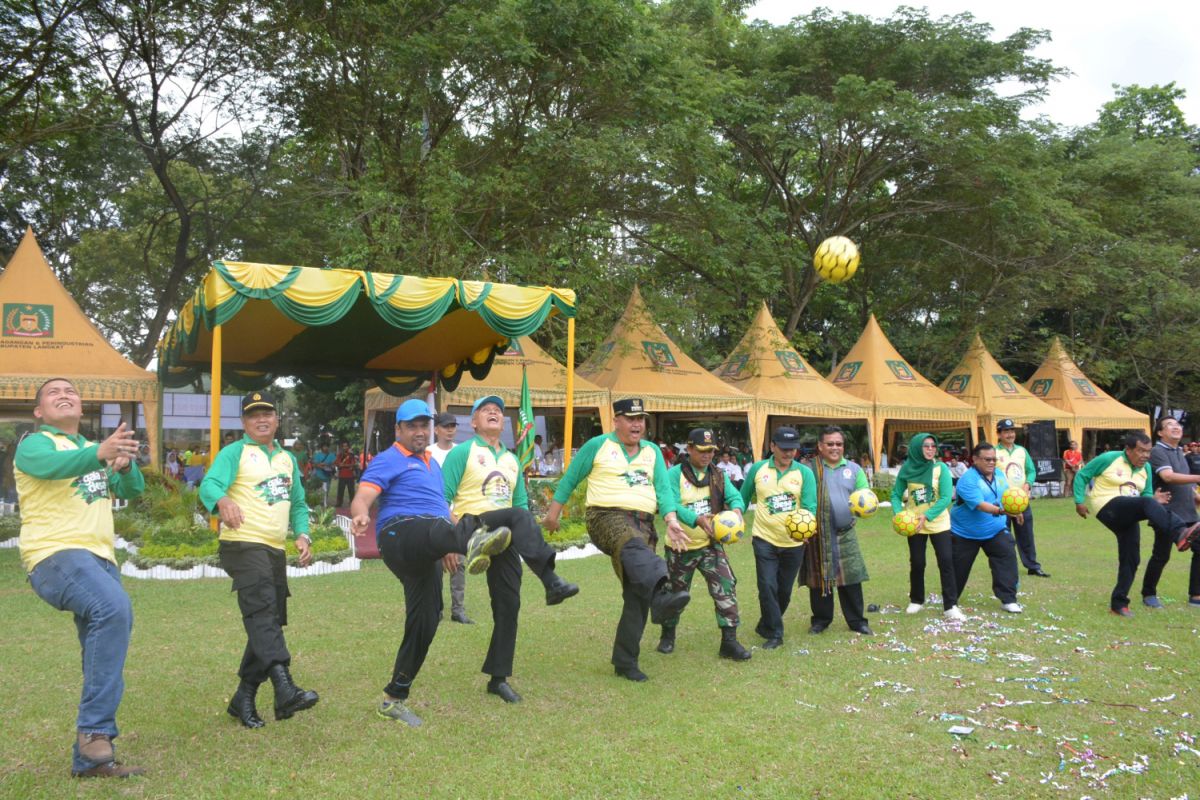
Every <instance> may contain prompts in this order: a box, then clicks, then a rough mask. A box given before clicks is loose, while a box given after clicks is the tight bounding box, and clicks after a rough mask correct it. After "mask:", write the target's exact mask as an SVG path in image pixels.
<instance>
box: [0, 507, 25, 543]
mask: <svg viewBox="0 0 1200 800" xmlns="http://www.w3.org/2000/svg"><path fill="white" fill-rule="evenodd" d="M20 535H21V517H20V516H18V515H17V514H5V515H4V516H0V542H5V541H8V540H9V539H15V538H17V537H18V536H20Z"/></svg>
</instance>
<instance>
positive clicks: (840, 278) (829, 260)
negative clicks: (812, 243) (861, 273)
mask: <svg viewBox="0 0 1200 800" xmlns="http://www.w3.org/2000/svg"><path fill="white" fill-rule="evenodd" d="M859 258H860V256H859V252H858V245H856V244H855V243H854V242H852V241H850V240H849V239H847V238H846V237H845V236H830V237H829V238H828V239H826V240H825V241H823V242H821V244H819V245H818V246H817V252H815V253H813V269H815V270H816V271H817V274H818V275H820V276H821V277H822V278H824V279H825V280H827V281H829V282H830V283H845V282H846V281H848V280H850V279H851V278H853V277H854V272H855V270H857V269H858V261H859Z"/></svg>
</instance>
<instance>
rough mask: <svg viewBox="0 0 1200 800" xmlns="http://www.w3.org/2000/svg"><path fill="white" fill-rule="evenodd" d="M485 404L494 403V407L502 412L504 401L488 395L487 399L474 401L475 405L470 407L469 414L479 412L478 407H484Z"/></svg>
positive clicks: (482, 398)
mask: <svg viewBox="0 0 1200 800" xmlns="http://www.w3.org/2000/svg"><path fill="white" fill-rule="evenodd" d="M485 403H495V404H496V405H498V406H500V410H501V411H503V410H504V401H503V400H501V399H500V398H499V397H497V396H496V395H494V394H489V395H488V396H487V397H481V398H479V399H478V400H476V401H475V405H473V406H471V413H472V414H474V413H475V412H476V411H478V410H479V408H480V406H482V405H484V404H485Z"/></svg>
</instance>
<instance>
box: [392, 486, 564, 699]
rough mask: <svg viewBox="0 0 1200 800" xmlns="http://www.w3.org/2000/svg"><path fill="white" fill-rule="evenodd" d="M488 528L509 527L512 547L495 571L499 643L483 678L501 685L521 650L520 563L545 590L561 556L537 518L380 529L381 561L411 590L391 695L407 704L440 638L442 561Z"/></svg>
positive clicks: (402, 522)
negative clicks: (497, 680)
mask: <svg viewBox="0 0 1200 800" xmlns="http://www.w3.org/2000/svg"><path fill="white" fill-rule="evenodd" d="M481 525H486V526H487V527H489V528H496V527H499V526H502V525H503V526H506V527H508V528H510V529H511V530H512V537H513V538H512V545H511V546H510V547H509V548H508V549H507V550H505V551H504V552H503V553H501V554H499V555H497V556H493V557H492V564H491V566H490V567H489V568H488V572H487V581H488V594H489V595H490V596H491V599H492V622H493V626H492V638H491V642H490V643H489V644H488V652H487V656H486V657H485V658H484V662H483V672H485V673H486V674H488V675H493V676H496V677H502V678H507V677H509V676H510V675H512V665H513V656H514V654H515V652H516V646H517V617H518V614H519V613H520V610H521V559H522V558H523V559H525V562H526V563H528V564H529V568H530V569H531V570H532V571H533V573H534V574H535V575H537V576H538V577H539V578H541V580H542V581H543V583H548V582H551V581H552V580H553V578H554V556H555V552H554V548H552V547H550V545H548V544H546V540H545V538H543V536H542V530H541V528H540V527H538V524H537V521H536V520H534V518H533V515H532V514H530V513H529V512H528V511H526V510H525V509H521V508H505V509H498V510H496V511H488V512H487V513H485V514H480V515H478V516H476V515H475V514H463V515H462V517H460V518H459V520H458V522H457V524H451V522H450V521H449V520H448V519H446V518H444V517H424V516H422V517H393V518H391V519H388V520H385V521H384V522H383V523H382V525H381V526H380V529H379V534H378V540H379V554H380V556H381V557H382V558H383V563H384V564H386V565H387V567H388V569H390V570H391V571H392V574H393V575H395V576H396V577H397V578H399V579H400V583H401V584H403V586H404V609H405V615H404V638H403V639H402V640H401V641H400V648H399V649H398V650H397V652H396V663H395V666H394V667H393V670H392V680H391V682H390V683H389V684H388V685H387V686H385V687H384V692H386V693H387V694H388V695H390V696H392V697H397V698H400V699H402V700H403V699H404V698H407V697H408V693H409V690H410V688H411V687H412V682H413V680H415V679H416V677H417V673H419V672H420V671H421V665H422V664H424V663H425V657H426V656H427V655H428V654H429V646H430V645H431V644H433V638H434V636H435V635H436V634H437V628H438V622H439V619H438V618H439V615H440V613H441V609H442V583H441V570H440V564H439V560H440V559H441V558H442V556H445V555H447V554H448V553H459V554H465V553H466V552H467V541H468V540H469V539H470V538H471V534H473V533H474V532H475V531H476V530H477V529H478V528H479V527H480V526H481Z"/></svg>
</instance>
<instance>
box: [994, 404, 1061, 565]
mask: <svg viewBox="0 0 1200 800" xmlns="http://www.w3.org/2000/svg"><path fill="white" fill-rule="evenodd" d="M996 438H997V439H999V442H998V443H997V445H996V469H997V470H999V471H1000V473H1001V474H1003V475H1004V479H1005V480H1006V481H1008V485H1009V486H1010V487H1012V488H1014V489H1023V490H1024V491H1025V494H1029V491H1030V489H1031V488H1032V486H1031V484H1032V483H1033V482H1034V481H1035V480H1037V469H1036V468H1035V467H1034V466H1033V458H1032V457H1031V456H1030V455H1029V451H1028V450H1026V449H1025V448H1024V447H1022V446H1021V445H1019V444H1017V426H1016V423H1014V422H1013V421H1012V420H1011V419H1002V420H1000V421H999V422H997V423H996ZM1018 519H1020V520H1022V521H1021V522H1018V521H1017V520H1018ZM1008 524H1009V527H1010V528H1011V529H1012V533H1013V538H1014V539H1016V541H1017V554H1018V555H1020V556H1021V563H1022V564H1024V565H1025V569H1027V570H1028V571H1029V574H1030V575H1036V576H1037V577H1039V578H1049V577H1050V575H1049V573H1047V572H1046V571H1045V570H1043V569H1042V565H1041V564H1040V563H1039V562H1038V557H1037V546H1036V545H1035V544H1034V541H1033V505H1032V504H1030V506H1029V508H1027V509H1025V512H1024V513H1023V514H1020V515H1018V516H1016V517H1011V516H1010V517H1009V518H1008Z"/></svg>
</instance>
